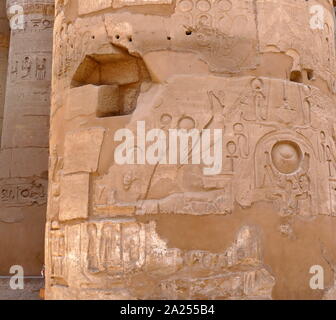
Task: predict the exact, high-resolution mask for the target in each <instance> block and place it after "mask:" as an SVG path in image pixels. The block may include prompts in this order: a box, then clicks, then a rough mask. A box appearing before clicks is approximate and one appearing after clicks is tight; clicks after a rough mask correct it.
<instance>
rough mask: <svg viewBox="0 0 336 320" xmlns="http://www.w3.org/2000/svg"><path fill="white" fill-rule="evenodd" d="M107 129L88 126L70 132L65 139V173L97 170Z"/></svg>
mask: <svg viewBox="0 0 336 320" xmlns="http://www.w3.org/2000/svg"><path fill="white" fill-rule="evenodd" d="M104 132H105V129H103V128H88V129H81V130H76V131H72V132H70V133H68V134H67V135H66V139H65V151H64V173H65V174H68V173H76V172H95V171H97V168H98V161H99V155H100V150H101V146H102V143H103V139H104Z"/></svg>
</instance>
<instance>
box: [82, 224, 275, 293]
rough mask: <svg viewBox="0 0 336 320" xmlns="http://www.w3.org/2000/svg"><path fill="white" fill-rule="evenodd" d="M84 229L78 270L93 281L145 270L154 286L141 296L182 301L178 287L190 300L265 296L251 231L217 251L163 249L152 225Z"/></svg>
mask: <svg viewBox="0 0 336 320" xmlns="http://www.w3.org/2000/svg"><path fill="white" fill-rule="evenodd" d="M86 228H87V230H86V232H87V233H88V242H86V243H87V244H86V245H87V255H84V257H87V260H86V259H85V258H84V260H83V268H85V269H87V271H88V273H87V275H88V276H89V277H90V278H91V279H92V281H98V282H99V279H100V278H99V276H100V274H101V273H102V272H103V273H106V274H109V275H110V276H112V279H114V281H117V279H125V278H131V277H133V276H137V275H138V274H142V273H143V272H146V271H147V272H148V271H151V273H152V277H153V280H154V281H155V282H157V283H158V285H157V286H156V287H153V289H154V290H153V289H150V290H148V291H147V292H145V293H143V298H158V299H162V298H165V299H177V298H182V296H180V293H179V292H181V291H180V290H179V289H178V288H181V287H184V288H187V290H186V291H183V292H184V293H185V294H187V297H189V298H190V299H192V298H200V297H202V296H203V297H207V298H219V297H222V298H224V297H236V298H238V299H239V298H243V297H248V296H249V297H258V296H259V297H263V298H270V294H271V290H272V287H273V285H274V283H275V281H274V278H273V276H272V275H271V274H270V273H269V271H267V269H265V267H264V266H263V262H262V250H261V246H260V242H259V239H258V236H257V231H256V230H255V228H254V227H251V226H244V227H242V228H241V229H240V230H239V232H238V235H237V238H236V240H235V241H234V243H233V244H232V245H231V246H230V247H229V248H228V249H227V250H225V252H221V253H212V252H208V251H201V250H191V251H185V252H183V251H181V250H179V249H173V248H172V249H169V248H167V245H166V243H165V242H164V241H163V240H161V239H160V238H159V237H158V235H157V233H156V230H155V223H154V222H151V223H149V224H140V223H135V222H122V223H117V222H114V223H113V222H102V223H101V222H94V223H88V224H87V225H86ZM232 268H234V269H235V271H231V270H233V269H232ZM164 273H165V274H166V275H169V277H168V278H167V279H165V280H163V281H161V280H160V278H159V277H160V275H162V274H164ZM138 279H141V278H140V277H138ZM234 279H236V280H234ZM238 279H240V280H239V281H238ZM234 283H235V284H234ZM141 286H142V280H140V282H139V283H135V284H133V285H131V287H130V288H129V289H130V290H138V287H139V288H140V287H141ZM201 288H203V289H201ZM205 292H208V295H206V293H205ZM210 292H211V293H210ZM185 294H184V295H183V298H186V296H185ZM209 294H210V296H209ZM204 295H205V296H204Z"/></svg>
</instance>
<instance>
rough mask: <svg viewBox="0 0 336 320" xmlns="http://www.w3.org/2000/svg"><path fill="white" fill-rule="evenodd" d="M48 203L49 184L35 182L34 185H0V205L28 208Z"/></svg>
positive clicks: (42, 181) (7, 183) (6, 183)
mask: <svg viewBox="0 0 336 320" xmlns="http://www.w3.org/2000/svg"><path fill="white" fill-rule="evenodd" d="M46 201H47V182H46V181H45V180H35V181H33V182H32V183H22V182H21V183H20V182H18V183H15V182H14V183H12V184H11V183H10V181H6V182H5V183H4V184H0V204H1V205H5V206H26V205H32V204H34V203H35V204H39V205H40V204H43V203H46Z"/></svg>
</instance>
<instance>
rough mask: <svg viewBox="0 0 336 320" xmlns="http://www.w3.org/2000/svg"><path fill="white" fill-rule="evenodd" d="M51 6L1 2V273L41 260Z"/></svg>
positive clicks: (36, 270)
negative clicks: (13, 266)
mask: <svg viewBox="0 0 336 320" xmlns="http://www.w3.org/2000/svg"><path fill="white" fill-rule="evenodd" d="M54 7H55V6H54V1H53V0H8V1H4V0H3V1H1V5H0V129H1V150H0V166H1V170H0V171H1V172H0V189H1V195H0V230H1V231H0V232H1V235H2V237H3V239H1V241H0V251H1V261H0V274H1V275H8V272H9V268H10V267H11V266H12V265H21V266H22V267H23V268H24V272H25V273H26V274H29V275H40V272H41V269H42V266H43V264H44V259H43V255H44V253H43V252H44V245H43V239H44V232H43V230H44V225H45V212H46V206H47V194H48V190H47V189H48V188H47V184H48V182H47V178H48V145H49V141H48V138H49V114H50V92H51V90H50V88H51V65H52V63H51V62H52V30H53V20H54ZM5 18H6V21H5V20H4V19H5ZM8 22H9V23H10V25H11V31H10V34H9V27H8ZM9 36H10V41H9ZM8 46H9V59H8V63H7V52H8ZM7 71H8V72H7ZM6 74H7V75H8V76H7V79H6V77H5V75H6ZM3 105H4V108H3ZM2 119H3V122H2ZM2 124H3V125H2ZM27 297H28V296H27Z"/></svg>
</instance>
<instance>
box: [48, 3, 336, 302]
mask: <svg viewBox="0 0 336 320" xmlns="http://www.w3.org/2000/svg"><path fill="white" fill-rule="evenodd" d="M316 5H318V6H319V8H320V9H322V11H323V14H324V18H323V24H322V26H320V28H315V27H314V25H312V18H313V15H312V12H311V7H312V6H316ZM334 27H335V25H334V10H333V3H332V1H327V0H309V1H304V0H296V1H293V0H272V1H270V0H244V1H243V0H234V1H233V0H199V1H196V0H176V1H175V0H146V1H145V0H132V1H127V0H104V1H89V0H59V1H57V2H56V18H55V29H54V61H53V75H52V82H53V86H52V108H51V134H50V148H51V157H50V166H49V169H50V170H49V201H48V216H47V225H46V267H47V269H46V277H47V278H46V280H47V282H46V297H47V298H48V299H58V298H70V299H86V298H93V299H95V298H98V299H120V298H131V299H132V298H134V299H151V298H159V299H172V298H181V299H190V298H191V299H203V298H206V299H270V298H273V299H294V298H295V299H307V298H310V299H321V298H322V297H323V296H327V290H328V289H329V288H332V287H333V285H334V274H333V272H332V269H331V268H330V265H332V264H333V263H335V262H336V260H334V259H335V257H334V251H335V250H334V248H335V243H336V239H335V232H334V230H335V228H336V219H335V216H336V193H335V190H336V170H335V169H336V144H335V142H336V132H335V124H334V121H335V93H336V82H335V40H334V31H335V30H334ZM139 121H145V125H146V130H147V131H148V130H150V129H155V128H157V129H162V130H163V131H164V132H168V130H169V129H173V128H179V129H186V130H191V129H198V130H203V129H211V130H215V129H222V132H223V134H222V136H221V138H222V145H221V146H222V148H223V163H222V165H221V170H220V172H219V173H218V174H216V175H207V174H205V173H204V170H203V169H204V167H206V166H205V165H202V164H199V165H191V164H187V163H182V164H181V163H180V164H177V165H171V164H170V165H169V164H165V163H164V161H160V162H161V163H157V164H153V163H152V164H144V163H145V161H143V160H144V159H143V158H142V156H141V154H142V153H141V152H143V151H144V149H146V147H148V145H146V144H143V145H141V144H140V143H139V142H137V144H136V145H133V146H132V145H130V146H129V148H130V150H129V151H130V153H129V154H130V155H132V154H133V153H132V152H134V153H135V154H136V155H137V157H138V159H140V161H138V164H134V165H130V164H128V165H119V164H117V163H116V161H115V158H114V152H115V150H116V148H117V146H119V145H120V142H119V143H118V142H116V141H115V139H114V135H115V133H116V132H117V130H118V129H120V128H127V129H129V130H130V131H131V132H134V133H135V135H136V130H137V129H140V130H141V127H140V128H139ZM210 149H212V147H211V148H210ZM161 151H162V150H161ZM191 156H192V154H191V153H189V154H188V155H187V158H188V160H189V159H190V158H191ZM158 160H161V158H158ZM139 162H140V163H139ZM141 162H143V163H141ZM313 265H321V266H323V267H324V269H325V283H326V290H324V291H323V290H312V289H311V288H310V286H309V280H310V278H311V277H312V275H311V274H310V273H309V270H310V268H311V266H313ZM329 296H330V295H329Z"/></svg>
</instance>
